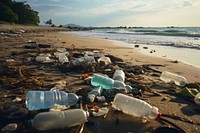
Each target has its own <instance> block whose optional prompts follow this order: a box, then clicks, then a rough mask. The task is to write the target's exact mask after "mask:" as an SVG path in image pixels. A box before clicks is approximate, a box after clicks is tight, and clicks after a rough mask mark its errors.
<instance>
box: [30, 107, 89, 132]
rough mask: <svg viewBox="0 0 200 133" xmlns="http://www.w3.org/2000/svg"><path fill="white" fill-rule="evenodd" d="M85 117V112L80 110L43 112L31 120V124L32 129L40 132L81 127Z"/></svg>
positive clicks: (85, 119)
mask: <svg viewBox="0 0 200 133" xmlns="http://www.w3.org/2000/svg"><path fill="white" fill-rule="evenodd" d="M87 117H88V114H87V112H86V111H84V110H82V109H72V110H66V111H56V112H43V113H39V114H37V115H36V116H35V117H34V118H33V120H31V124H32V127H34V128H35V129H37V130H40V131H45V130H52V129H63V128H68V127H73V126H78V125H81V124H83V123H84V122H87Z"/></svg>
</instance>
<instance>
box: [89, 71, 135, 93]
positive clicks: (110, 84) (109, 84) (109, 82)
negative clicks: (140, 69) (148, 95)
mask: <svg viewBox="0 0 200 133" xmlns="http://www.w3.org/2000/svg"><path fill="white" fill-rule="evenodd" d="M91 84H92V85H93V86H101V87H102V88H104V89H112V88H125V89H126V92H127V93H130V92H132V91H133V88H132V87H131V86H130V85H126V84H125V83H124V82H122V81H119V80H113V79H111V78H109V77H105V76H102V75H99V74H93V76H92V80H91Z"/></svg>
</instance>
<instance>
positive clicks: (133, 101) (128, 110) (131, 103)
mask: <svg viewBox="0 0 200 133" xmlns="http://www.w3.org/2000/svg"><path fill="white" fill-rule="evenodd" d="M112 107H113V108H114V109H117V110H120V111H122V112H123V113H125V114H129V115H132V116H135V117H148V118H150V119H156V118H157V116H158V108H157V107H154V106H151V105H150V104H148V103H147V102H145V101H143V100H140V99H137V98H134V97H130V96H127V95H124V94H120V93H118V94H117V95H116V96H115V98H114V101H113V104H112Z"/></svg>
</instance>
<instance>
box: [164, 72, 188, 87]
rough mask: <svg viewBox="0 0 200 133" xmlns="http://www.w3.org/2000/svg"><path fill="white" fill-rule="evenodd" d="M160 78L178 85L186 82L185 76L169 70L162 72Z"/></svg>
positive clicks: (183, 84)
mask: <svg viewBox="0 0 200 133" xmlns="http://www.w3.org/2000/svg"><path fill="white" fill-rule="evenodd" d="M160 79H161V80H162V81H164V82H166V83H170V82H171V83H174V84H176V85H178V86H185V84H186V83H187V81H186V78H185V77H183V76H180V75H177V74H174V73H171V72H167V71H164V72H162V74H161V76H160Z"/></svg>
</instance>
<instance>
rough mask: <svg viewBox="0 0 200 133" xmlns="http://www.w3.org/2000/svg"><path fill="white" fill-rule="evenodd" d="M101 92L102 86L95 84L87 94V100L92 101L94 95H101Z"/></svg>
mask: <svg viewBox="0 0 200 133" xmlns="http://www.w3.org/2000/svg"><path fill="white" fill-rule="evenodd" d="M102 92H103V88H102V87H101V86H97V87H95V88H93V89H92V90H91V91H90V92H89V94H88V100H89V101H90V102H94V100H95V97H96V96H101V93H102Z"/></svg>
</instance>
